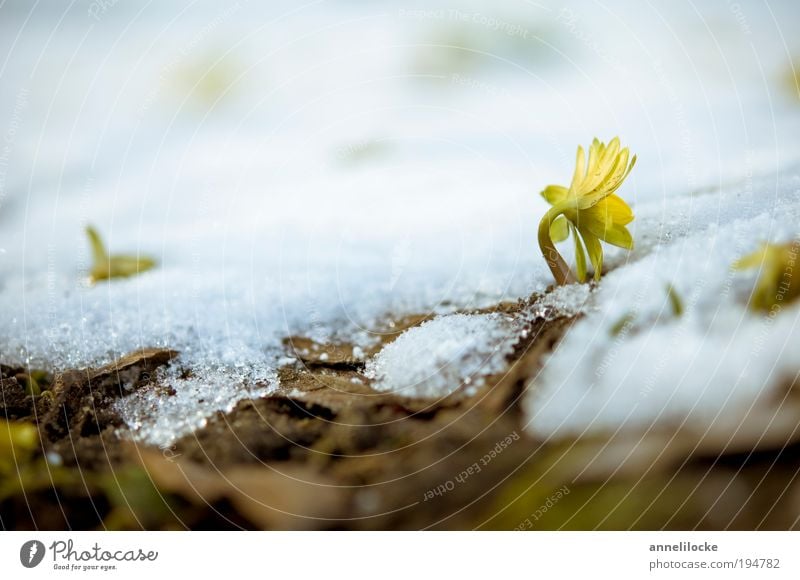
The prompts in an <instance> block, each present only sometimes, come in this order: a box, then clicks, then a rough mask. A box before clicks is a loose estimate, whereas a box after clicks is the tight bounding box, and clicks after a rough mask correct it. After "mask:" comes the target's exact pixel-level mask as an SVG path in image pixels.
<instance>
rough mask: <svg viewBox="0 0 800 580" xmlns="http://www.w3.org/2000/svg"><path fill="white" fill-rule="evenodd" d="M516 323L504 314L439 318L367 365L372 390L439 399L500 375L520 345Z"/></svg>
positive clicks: (427, 323) (407, 333) (460, 315)
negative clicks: (516, 346) (507, 360)
mask: <svg viewBox="0 0 800 580" xmlns="http://www.w3.org/2000/svg"><path fill="white" fill-rule="evenodd" d="M517 334H518V328H517V323H515V322H514V321H513V320H512V319H510V318H508V317H505V316H503V315H501V314H450V315H447V316H439V317H437V318H435V319H434V320H431V321H428V322H426V323H424V324H422V325H420V326H417V327H414V328H412V329H410V330H408V331H406V332H405V333H403V334H402V335H401V336H400V337H399V338H398V339H397V340H395V341H394V342H392V343H390V344H388V345H387V346H385V347H384V348H383V349H382V350H381V351H380V352H379V353H378V354H377V355H376V356H375V357H374V358H373V359H372V360H370V361H369V362H368V363H367V370H366V374H367V376H368V377H370V378H372V379H375V382H374V384H373V387H374V388H375V389H377V390H379V391H392V392H395V393H399V394H402V395H406V396H409V397H426V398H440V397H444V396H447V395H449V394H450V393H453V392H455V391H456V390H458V388H459V387H460V386H461V385H462V384H463V385H467V389H475V388H477V387H479V386H481V385H482V384H483V382H484V379H485V377H486V376H488V375H491V374H494V373H498V372H501V371H502V370H503V369H504V368H505V366H506V357H508V355H510V354H511V353H512V352H513V350H514V344H515V343H516V342H517Z"/></svg>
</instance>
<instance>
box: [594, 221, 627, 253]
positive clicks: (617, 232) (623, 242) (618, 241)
mask: <svg viewBox="0 0 800 580" xmlns="http://www.w3.org/2000/svg"><path fill="white" fill-rule="evenodd" d="M602 239H603V240H604V241H605V242H606V243H609V244H611V245H612V246H617V247H619V248H625V249H626V250H632V249H633V236H631V233H630V232H629V231H628V228H626V227H625V226H618V225H614V226H612V227H611V228H609V229H607V230H606V235H605V236H603V238H602Z"/></svg>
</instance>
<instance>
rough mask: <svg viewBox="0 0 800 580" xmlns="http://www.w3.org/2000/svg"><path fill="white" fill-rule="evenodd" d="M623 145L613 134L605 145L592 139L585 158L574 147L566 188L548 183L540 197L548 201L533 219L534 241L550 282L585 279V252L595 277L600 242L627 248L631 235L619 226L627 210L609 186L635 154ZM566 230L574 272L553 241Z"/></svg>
mask: <svg viewBox="0 0 800 580" xmlns="http://www.w3.org/2000/svg"><path fill="white" fill-rule="evenodd" d="M629 156H630V152H629V151H628V148H627V147H626V148H624V149H620V142H619V139H618V138H617V137H614V139H612V140H611V141H610V142H609V144H608V145H606V144H605V143H601V142H600V141H598V140H597V139H595V140H594V141H592V144H591V146H590V147H589V160H588V163H587V162H586V158H585V155H584V151H583V147H580V146H579V147H578V154H577V160H576V165H575V173H574V175H573V177H572V183H571V184H570V186H569V188H567V187H564V186H562V185H548V186H547V187H546V188H545V189H544V190H543V191H542V192H541V195H542V197H544V198H545V200H547V202H548V203H550V205H552V206H553V207H551V208H550V209H549V210H548V212H547V213H546V214H545V215H544V217H543V218H542V221H541V222H540V223H539V247H540V249H541V251H542V255H543V256H544V259H545V260H546V261H547V265H548V266H549V267H550V271H551V272H552V273H553V277H554V278H555V279H556V283H557V284H559V285H564V284H573V283H575V282H585V281H586V254H585V253H584V247H585V248H586V251H587V252H588V253H589V260H590V262H591V263H592V267H593V268H594V279H595V280H599V279H600V274H601V271H602V268H603V247H602V246H601V245H600V240H603V241H604V242H607V243H609V244H612V245H615V246H619V247H620V248H625V249H626V250H632V249H633V237H632V236H631V234H630V232H629V231H628V228H626V227H625V226H626V225H627V224H629V223H630V222H632V221H633V212H632V211H631V208H630V207H629V206H628V204H627V203H625V201H624V200H623V199H622V198H620V197H619V196H617V195H615V193H614V192H616V191H617V189H619V187H620V185H622V182H623V181H624V180H625V178H626V177H627V176H628V174H629V173H630V172H631V169H633V166H634V164H635V163H636V156H635V155H634V156H633V157H632V158H630V163H629V162H628V160H629ZM570 234H572V235H573V237H574V240H575V261H576V267H577V270H578V276H577V278H576V277H575V276H574V275H573V273H572V271H571V270H570V268H569V266H568V265H567V263H566V262H565V261H564V258H563V257H562V256H561V254H559V252H558V250H556V247H555V244H554V242H562V241H564V240H566V239H567V238H568V237H569V235H570Z"/></svg>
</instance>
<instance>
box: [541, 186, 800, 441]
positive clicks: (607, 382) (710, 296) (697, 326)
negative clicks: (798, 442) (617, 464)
mask: <svg viewBox="0 0 800 580" xmlns="http://www.w3.org/2000/svg"><path fill="white" fill-rule="evenodd" d="M794 175H795V173H794V171H789V172H784V174H783V175H782V178H783V179H782V181H783V183H784V184H785V185H784V186H783V187H782V188H781V189H780V190H779V191H777V192H773V193H771V194H769V195H768V194H766V193H765V192H764V191H763V190H762V191H760V192H755V193H754V196H753V199H751V202H753V203H754V204H757V205H756V207H761V208H762V211H761V212H760V213H758V212H756V211H755V209H754V208H751V209H750V211H749V212H742V213H741V214H740V215H741V216H742V217H743V218H744V219H734V218H733V217H732V216H729V215H727V210H726V212H720V215H719V216H718V218H717V219H713V218H712V216H707V217H708V221H707V222H706V223H705V227H702V225H701V224H697V225H698V226H699V227H697V228H696V229H695V231H694V233H692V234H687V233H685V234H683V235H682V236H681V237H680V238H678V239H676V240H674V241H673V242H672V243H663V242H662V245H659V246H657V247H654V248H653V251H652V253H650V254H648V255H642V254H639V255H638V256H637V257H636V259H635V260H634V261H631V262H629V263H628V264H627V265H622V266H620V267H619V268H617V269H616V270H614V271H613V272H611V273H610V274H608V275H607V276H606V277H605V278H604V279H603V281H602V284H601V286H600V287H599V289H598V290H597V291H595V292H594V294H593V297H592V301H593V303H594V304H595V305H596V308H594V310H593V311H591V312H589V313H588V314H587V315H586V317H585V318H584V319H583V320H581V321H580V322H578V323H577V324H575V325H574V326H573V327H572V328H571V330H570V331H569V333H568V334H567V336H566V337H565V338H564V339H563V340H562V342H561V343H560V344H559V345H558V346H557V348H556V349H555V351H554V352H553V354H552V355H551V356H550V357H549V359H548V360H547V362H546V364H545V368H544V371H543V372H542V374H541V375H540V376H539V377H538V378H537V381H536V382H535V383H531V385H530V386H529V388H530V396H529V397H528V398H527V400H526V405H527V413H528V417H529V420H530V421H529V428H530V429H531V430H532V431H533V432H535V433H536V434H537V435H540V436H543V437H550V436H562V435H564V436H575V435H581V434H583V433H587V432H613V431H616V430H617V429H619V428H622V427H633V428H647V427H648V426H650V425H654V424H656V423H659V424H663V423H665V422H668V423H673V424H680V423H681V422H683V421H690V422H691V424H693V425H695V426H698V425H703V426H710V425H712V424H713V423H714V422H715V421H717V420H720V419H722V418H730V417H731V415H733V416H734V417H739V416H742V415H743V414H745V413H747V412H748V410H749V409H751V408H752V406H755V405H760V404H762V403H765V402H766V401H768V400H770V399H771V400H773V401H776V400H777V401H780V399H781V398H782V397H783V394H782V393H781V391H780V389H781V387H785V386H787V385H788V384H790V383H791V382H792V380H793V379H794V378H795V377H796V374H797V371H798V369H799V368H800V351H798V349H797V348H794V347H793V345H796V344H797V342H798V340H800V307H798V306H797V305H792V306H784V307H783V308H781V309H780V310H779V311H777V312H775V313H772V314H770V315H764V314H761V313H756V312H752V311H750V310H749V309H747V307H746V304H747V302H748V298H749V296H750V293H751V292H752V290H753V287H754V284H755V280H756V278H757V276H758V274H757V273H748V272H734V271H732V269H731V264H732V263H733V262H734V261H735V260H736V259H737V258H739V257H741V256H742V255H744V254H747V253H750V252H752V251H754V250H755V249H756V248H757V247H758V244H759V242H760V241H762V240H763V241H773V242H785V241H788V240H790V239H792V238H793V237H794V236H795V235H796V232H797V229H796V228H797V226H796V224H797V223H798V220H800V198H798V191H797V187H796V184H797V180H796V179H794V177H793V176H794ZM759 195H760V199H758V196H759ZM739 196H740V192H738V191H736V190H735V189H731V190H728V191H727V192H720V193H717V194H715V195H714V202H715V204H716V205H717V206H718V207H721V208H726V207H728V206H729V205H733V204H739V205H741V204H742V201H741V198H740V197H739ZM709 201H710V199H709ZM697 204H698V206H696V208H695V209H697V207H702V206H703V205H704V200H698V201H697ZM652 209H654V208H649V207H645V208H643V211H642V213H643V214H645V215H647V214H651V215H652V214H655V213H656V212H655V211H651V210H652ZM660 211H663V210H660ZM675 211H678V210H677V209H676V210H675ZM723 214H724V215H723ZM670 220H673V221H674V216H672V215H666V216H665V219H664V221H665V222H666V223H669V222H670ZM723 226H724V227H723ZM670 285H671V286H672V287H673V288H674V289H675V292H676V294H677V295H678V296H680V299H681V302H682V306H683V313H682V314H680V315H677V314H676V313H675V311H674V308H673V306H672V304H671V302H670V298H669V295H668V292H667V288H668V287H669V286H670Z"/></svg>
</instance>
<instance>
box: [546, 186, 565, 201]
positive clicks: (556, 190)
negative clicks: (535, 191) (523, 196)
mask: <svg viewBox="0 0 800 580" xmlns="http://www.w3.org/2000/svg"><path fill="white" fill-rule="evenodd" d="M568 194H569V190H568V189H567V188H566V187H564V186H563V185H548V186H547V187H545V188H544V189H543V190H542V191H541V195H542V197H543V198H545V199H546V200H547V203H549V204H550V205H555V204H557V203H558V202H560V201H563V200H564V199H565V198H566V197H567V195H568Z"/></svg>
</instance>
